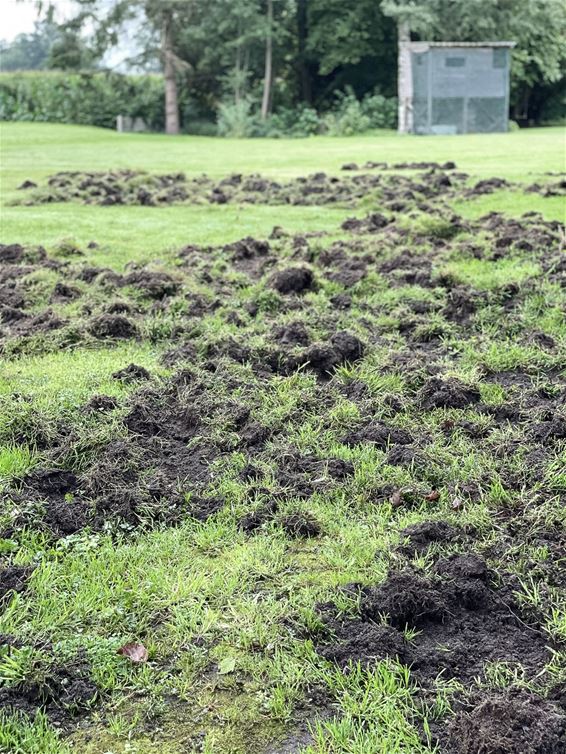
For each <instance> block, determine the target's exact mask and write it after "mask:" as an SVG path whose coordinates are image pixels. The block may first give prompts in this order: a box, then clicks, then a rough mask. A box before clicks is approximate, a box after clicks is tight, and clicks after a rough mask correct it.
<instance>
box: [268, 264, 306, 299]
mask: <svg viewBox="0 0 566 754" xmlns="http://www.w3.org/2000/svg"><path fill="white" fill-rule="evenodd" d="M271 286H272V288H275V290H276V291H278V292H279V293H283V294H286V293H303V292H304V291H308V290H310V289H311V288H312V286H313V274H312V272H311V271H310V270H308V269H306V268H305V267H288V268H287V269H286V270H280V271H279V272H276V273H275V275H274V276H273V278H272V279H271Z"/></svg>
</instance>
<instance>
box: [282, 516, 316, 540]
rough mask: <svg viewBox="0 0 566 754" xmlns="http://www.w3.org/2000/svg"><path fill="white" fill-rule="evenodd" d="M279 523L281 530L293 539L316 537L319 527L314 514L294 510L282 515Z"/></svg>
mask: <svg viewBox="0 0 566 754" xmlns="http://www.w3.org/2000/svg"><path fill="white" fill-rule="evenodd" d="M280 524H281V526H282V528H283V531H284V532H285V533H286V534H287V535H288V536H289V537H291V538H293V539H310V538H311V537H318V536H319V534H320V533H321V527H320V524H319V523H318V521H317V520H316V518H315V517H314V516H312V515H311V514H309V513H305V512H303V511H295V512H294V513H290V514H289V515H288V516H284V517H283V518H282V519H281V521H280Z"/></svg>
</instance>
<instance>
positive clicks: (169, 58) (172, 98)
mask: <svg viewBox="0 0 566 754" xmlns="http://www.w3.org/2000/svg"><path fill="white" fill-rule="evenodd" d="M161 49H162V55H163V77H164V79H165V133H167V134H172V135H177V134H178V133H179V100H178V96H177V76H176V71H175V55H174V53H173V33H172V23H171V15H170V14H166V15H165V17H164V19H163V32H162V40H161Z"/></svg>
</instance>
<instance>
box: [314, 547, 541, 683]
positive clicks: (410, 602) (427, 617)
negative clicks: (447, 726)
mask: <svg viewBox="0 0 566 754" xmlns="http://www.w3.org/2000/svg"><path fill="white" fill-rule="evenodd" d="M323 615H325V616H326V622H327V626H328V628H329V629H330V630H331V631H332V632H333V633H334V636H335V638H334V640H331V641H330V643H326V644H323V645H322V644H321V647H322V649H321V650H320V651H322V652H323V654H324V655H325V656H326V657H328V658H334V657H336V658H338V659H339V661H340V664H341V666H345V664H347V662H348V661H351V662H357V661H362V662H363V663H365V664H368V663H374V662H375V661H376V660H377V659H380V658H383V657H385V656H395V657H397V658H398V659H399V660H400V661H401V662H404V663H407V664H409V665H410V666H411V668H412V672H413V674H414V676H415V678H416V679H417V680H418V681H419V682H421V683H423V684H425V685H426V684H429V683H431V682H432V681H433V680H434V679H435V678H436V677H437V676H438V675H439V674H440V673H442V674H443V676H444V678H446V679H449V678H456V679H458V680H460V681H461V682H463V683H469V682H471V681H472V680H473V679H474V678H477V677H481V675H482V673H483V671H484V668H485V665H486V663H489V662H494V661H502V662H510V663H520V664H521V665H522V666H523V667H524V668H525V670H526V671H527V673H529V674H530V675H531V676H534V675H535V674H536V672H538V671H540V670H541V669H542V667H543V666H544V664H545V662H547V661H548V660H549V658H550V653H549V650H548V648H547V645H548V640H547V638H546V637H545V636H543V635H542V634H541V633H539V632H538V631H536V630H534V629H531V628H529V627H528V626H527V625H526V624H525V623H523V622H522V621H521V620H520V618H519V617H518V616H519V609H518V608H517V606H516V605H515V604H513V602H512V601H511V599H510V597H509V596H508V595H507V593H506V591H505V590H501V589H496V588H494V587H493V586H492V584H491V579H490V574H489V571H488V569H487V567H486V564H485V562H484V561H483V560H482V559H481V558H480V557H479V556H477V555H474V554H472V553H465V554H461V555H454V556H450V557H448V558H438V559H437V561H436V564H435V568H434V572H433V574H431V575H430V576H425V575H420V574H418V573H416V572H415V571H413V570H412V569H410V568H405V569H404V570H399V571H392V572H391V573H390V574H389V576H388V577H387V579H386V580H385V581H384V582H383V583H382V584H380V585H379V586H377V587H366V588H363V589H362V590H361V597H360V616H359V618H355V619H353V623H352V621H351V620H347V619H346V620H344V619H337V618H336V617H332V610H331V609H329V608H328V606H327V607H326V608H324V609H323ZM384 619H385V620H386V624H385V625H381V624H382V622H383V620H384ZM406 627H409V628H414V629H417V630H418V633H417V634H416V635H415V636H414V638H412V640H411V641H410V642H408V641H407V640H406V639H405V638H404V636H403V634H402V631H403V630H404V629H405V628H406ZM360 631H361V632H362V633H361V634H360ZM360 636H364V637H366V638H367V642H368V643H367V646H366V645H364V643H363V642H362V641H361V640H360ZM381 640H383V643H380V642H381Z"/></svg>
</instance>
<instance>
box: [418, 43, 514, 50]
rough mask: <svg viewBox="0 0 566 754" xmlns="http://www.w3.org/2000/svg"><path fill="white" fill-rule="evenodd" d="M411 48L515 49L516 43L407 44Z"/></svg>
mask: <svg viewBox="0 0 566 754" xmlns="http://www.w3.org/2000/svg"><path fill="white" fill-rule="evenodd" d="M407 44H409V45H410V46H411V47H412V46H413V45H418V46H419V47H420V48H421V49H423V48H429V47H488V48H489V47H515V46H516V44H517V43H516V42H408V43H407Z"/></svg>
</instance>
